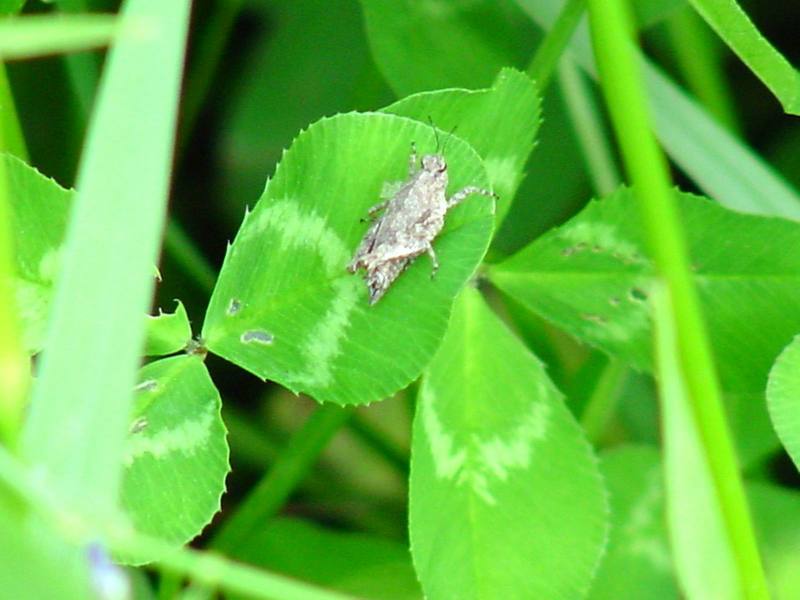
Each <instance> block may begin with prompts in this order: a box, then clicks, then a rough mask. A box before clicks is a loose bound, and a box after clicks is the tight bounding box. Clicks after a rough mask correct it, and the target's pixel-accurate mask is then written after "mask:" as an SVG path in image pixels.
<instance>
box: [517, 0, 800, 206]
mask: <svg viewBox="0 0 800 600" xmlns="http://www.w3.org/2000/svg"><path fill="white" fill-rule="evenodd" d="M518 2H519V3H520V5H522V7H523V8H524V9H525V10H526V11H527V13H528V14H529V15H530V16H531V18H532V19H534V20H535V21H536V22H537V23H539V24H540V25H541V26H542V27H544V28H545V29H547V28H549V27H550V25H551V23H553V22H554V21H555V19H556V16H557V14H558V10H559V7H560V6H561V5H562V3H561V0H537V1H535V2H534V1H533V0H518ZM569 49H570V54H572V55H573V57H574V59H575V60H576V62H577V63H578V64H579V65H580V66H581V68H583V69H584V70H585V71H587V72H588V73H589V74H590V75H592V76H593V77H595V78H596V77H597V70H596V69H595V66H594V59H593V54H592V49H591V44H590V41H589V37H588V32H587V31H585V30H584V29H583V28H582V27H579V28H578V31H577V32H576V33H575V35H574V36H573V37H572V39H571V41H570V46H569ZM637 56H638V57H639V60H640V61H642V63H643V64H644V78H645V82H646V84H647V90H648V93H649V99H650V102H651V109H652V113H653V121H654V123H655V131H656V135H657V136H658V138H659V141H660V142H661V143H662V144H663V146H664V149H665V150H666V151H667V153H668V154H669V156H670V158H671V159H672V160H673V161H674V162H675V164H677V165H678V166H679V167H680V168H681V169H682V170H683V171H684V173H686V174H687V175H688V176H689V177H690V178H691V179H692V180H693V181H694V182H695V183H697V185H698V186H699V187H700V189H702V190H703V191H704V192H705V193H706V194H708V195H709V196H711V197H712V198H714V199H716V200H717V201H719V202H720V203H721V204H723V205H725V206H727V207H729V208H733V209H735V210H740V211H743V212H751V213H757V214H765V215H776V216H781V217H788V218H792V219H798V218H800V195H798V193H797V192H796V191H795V190H794V189H793V188H792V187H791V186H790V185H789V184H787V183H786V181H785V180H784V179H783V178H782V177H781V176H780V175H779V174H778V173H776V172H775V170H774V169H773V168H772V167H771V166H770V165H768V164H767V163H765V162H764V161H763V160H762V159H761V158H760V157H759V156H758V155H757V154H756V153H755V152H753V151H752V150H751V149H750V148H748V147H747V146H746V145H745V144H744V143H743V142H742V141H741V140H739V139H738V138H736V137H735V136H733V135H731V134H730V133H729V132H728V131H726V130H725V128H724V127H722V126H721V125H719V124H718V123H717V122H716V121H715V120H714V119H713V118H712V117H710V116H709V115H708V114H707V113H706V112H705V110H703V108H702V107H701V106H700V105H699V104H698V103H697V102H695V101H693V100H692V99H691V98H690V97H689V96H687V95H686V93H685V92H683V90H681V88H679V87H678V86H677V85H675V84H674V83H673V82H672V81H670V80H669V78H667V77H666V76H665V75H664V74H663V73H662V72H661V71H660V70H659V69H658V68H657V67H655V66H654V65H652V64H651V63H650V62H648V61H647V60H646V59H645V58H644V57H643V55H642V54H641V53H639V52H637Z"/></svg>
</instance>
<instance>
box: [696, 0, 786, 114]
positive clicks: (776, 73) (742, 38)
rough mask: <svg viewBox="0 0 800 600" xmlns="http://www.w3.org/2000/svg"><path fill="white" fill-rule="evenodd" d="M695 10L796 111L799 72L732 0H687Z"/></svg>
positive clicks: (780, 98)
mask: <svg viewBox="0 0 800 600" xmlns="http://www.w3.org/2000/svg"><path fill="white" fill-rule="evenodd" d="M690 2H691V4H692V6H693V7H694V8H695V10H696V11H697V12H698V13H700V15H701V16H702V17H703V19H705V20H706V22H707V23H708V24H709V25H710V26H711V28H712V29H714V31H716V32H717V34H718V35H719V36H720V37H721V38H722V39H723V40H724V41H725V43H726V44H727V45H728V46H729V47H730V49H731V50H733V51H734V52H735V53H736V55H737V56H738V57H739V58H740V59H741V60H742V61H743V62H744V63H745V64H746V65H747V66H748V67H750V70H751V71H753V73H754V74H755V75H756V77H758V78H759V79H760V80H761V81H762V83H764V85H766V86H767V87H768V88H769V89H770V91H771V92H772V93H773V94H774V95H775V97H776V98H778V100H779V101H780V103H781V105H783V110H784V111H786V112H787V113H789V114H792V115H800V73H798V71H797V69H795V68H794V67H793V66H792V65H791V64H790V63H789V61H787V60H786V59H785V58H784V57H783V55H782V54H781V53H780V52H778V51H777V50H776V49H775V48H774V47H773V46H772V44H770V43H769V42H768V41H767V40H766V39H765V38H764V36H763V35H761V33H760V32H759V31H758V29H756V27H755V25H753V22H752V21H751V20H750V17H748V16H747V13H746V12H744V11H743V10H742V8H741V7H740V6H739V4H738V3H737V2H736V1H735V0H690Z"/></svg>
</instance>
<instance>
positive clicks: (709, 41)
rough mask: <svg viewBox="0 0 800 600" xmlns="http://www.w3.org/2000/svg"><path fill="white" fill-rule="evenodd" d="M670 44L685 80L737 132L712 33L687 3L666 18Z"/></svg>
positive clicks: (703, 101)
mask: <svg viewBox="0 0 800 600" xmlns="http://www.w3.org/2000/svg"><path fill="white" fill-rule="evenodd" d="M666 25H667V33H668V34H669V38H670V46H671V47H672V51H673V52H674V53H675V57H676V59H677V62H678V68H679V69H680V70H681V72H682V73H683V77H684V79H685V80H686V84H687V86H688V87H689V89H690V90H692V92H694V94H695V96H697V98H698V100H700V102H701V103H702V104H703V106H705V107H706V108H707V109H708V111H709V112H710V113H711V114H712V115H714V116H715V117H716V118H717V120H718V121H719V122H720V123H721V124H722V125H724V126H725V127H726V128H727V129H728V131H730V132H731V133H740V127H739V123H738V122H737V119H736V111H735V109H734V107H733V100H732V98H731V94H730V88H729V87H728V84H727V82H726V81H725V78H724V76H723V74H722V73H721V71H720V64H719V50H718V44H717V43H716V37H715V36H713V35H712V34H711V32H710V31H709V29H708V28H707V27H706V25H705V23H704V22H703V20H702V19H701V18H700V17H699V16H698V15H697V13H696V12H695V11H694V9H692V8H691V7H690V6H685V7H683V8H682V9H680V10H679V11H677V12H676V13H675V14H674V15H673V16H672V18H670V19H668V20H667V22H666Z"/></svg>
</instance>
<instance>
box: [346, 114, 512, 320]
mask: <svg viewBox="0 0 800 600" xmlns="http://www.w3.org/2000/svg"><path fill="white" fill-rule="evenodd" d="M434 134H436V129H435V128H434ZM436 148H437V152H436V153H434V154H426V155H425V156H423V157H422V159H421V160H418V156H417V150H416V146H415V144H414V142H412V143H411V155H410V156H409V160H408V179H406V181H405V182H403V184H402V185H401V186H400V188H399V189H398V190H397V192H396V193H394V194H393V195H392V196H391V197H390V198H389V199H388V200H385V201H384V202H381V203H380V204H376V205H375V206H373V207H372V208H370V209H369V216H370V217H371V218H373V219H374V220H373V222H372V224H371V225H370V227H369V229H367V233H366V234H365V235H364V239H362V240H361V244H360V245H359V247H358V250H356V253H355V255H354V256H353V260H352V261H350V264H349V265H348V266H347V270H348V271H349V272H350V273H355V272H356V271H357V270H358V269H359V268H363V269H365V270H366V274H365V275H364V280H365V281H366V282H367V288H368V290H369V303H370V305H372V304H375V303H376V302H377V301H378V300H380V299H381V298H382V297H383V295H384V294H385V293H386V291H387V290H388V289H389V287H390V286H391V285H392V283H393V282H394V280H395V279H397V278H398V277H399V276H400V274H401V273H402V272H403V271H404V270H405V269H406V268H408V266H409V265H411V263H412V262H414V259H416V258H417V257H418V256H419V255H421V254H427V255H428V256H430V257H431V262H432V263H433V270H432V271H431V278H433V277H434V276H435V275H436V271H437V270H438V269H439V261H438V260H437V258H436V252H435V251H434V249H433V245H432V244H433V240H434V239H436V236H437V235H439V232H440V231H441V230H442V227H443V226H444V217H445V215H446V214H447V211H448V210H450V209H451V208H453V207H454V206H456V205H457V204H459V203H460V202H463V201H464V200H465V199H466V198H467V197H468V196H470V195H472V194H481V195H483V196H489V197H490V198H494V199H497V195H496V194H494V193H493V192H490V191H489V190H484V189H482V188H479V187H475V186H468V187H465V188H464V189H463V190H460V191H459V192H456V193H455V194H453V195H452V196H451V197H450V198H448V197H447V195H446V192H447V182H448V178H447V162H446V161H445V159H444V148H442V153H441V154H439V153H438V149H439V138H438V135H437V137H436ZM381 211H383V214H381V215H380V216H377V215H378V213H380V212H381Z"/></svg>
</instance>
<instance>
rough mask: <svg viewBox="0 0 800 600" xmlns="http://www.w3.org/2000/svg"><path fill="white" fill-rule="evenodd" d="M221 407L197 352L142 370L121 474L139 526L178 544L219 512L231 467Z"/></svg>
mask: <svg viewBox="0 0 800 600" xmlns="http://www.w3.org/2000/svg"><path fill="white" fill-rule="evenodd" d="M220 410H221V400H220V397H219V392H217V389H216V388H215V387H214V383H213V382H212V381H211V378H210V377H209V375H208V371H207V370H206V367H205V365H204V364H203V362H202V359H201V358H200V357H199V356H175V357H171V358H165V359H162V360H159V361H156V362H153V363H150V364H149V365H147V366H145V367H144V368H143V369H142V370H141V372H140V374H139V384H138V385H137V386H136V398H135V401H134V406H133V413H132V415H131V425H130V429H129V432H128V439H127V441H126V444H125V453H124V457H123V463H124V465H125V472H124V477H123V481H122V506H123V508H124V510H125V511H126V512H127V514H128V516H129V517H130V519H131V522H132V524H133V526H134V527H135V528H136V529H137V530H138V531H140V532H142V533H146V534H148V535H151V536H154V537H158V538H160V539H163V540H165V541H168V542H171V543H174V544H175V545H176V546H180V545H183V544H185V543H186V542H188V541H189V540H191V539H192V538H194V537H195V536H196V535H197V534H198V533H200V531H201V530H202V529H203V527H204V526H205V525H207V524H208V523H209V522H210V521H211V517H213V516H214V514H215V513H217V512H218V511H219V507H220V498H221V496H222V493H223V492H224V491H225V476H226V475H227V474H228V471H229V470H230V467H229V466H228V445H227V443H226V441H225V434H226V431H225V426H224V424H223V423H222V418H221V417H220ZM123 558H124V559H125V560H126V562H134V563H142V562H148V561H150V560H153V559H154V558H157V557H155V556H131V557H123Z"/></svg>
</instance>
